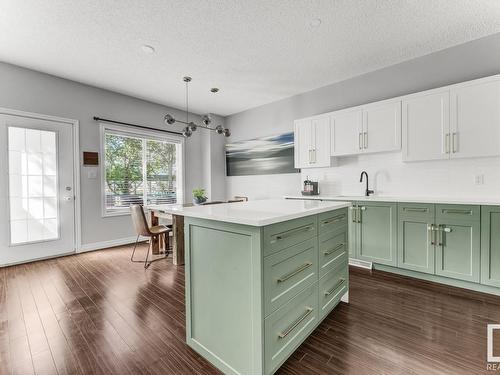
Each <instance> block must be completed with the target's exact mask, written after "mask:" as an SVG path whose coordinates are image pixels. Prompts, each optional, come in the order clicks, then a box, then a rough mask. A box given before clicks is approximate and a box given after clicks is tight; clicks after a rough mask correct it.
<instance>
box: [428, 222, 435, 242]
mask: <svg viewBox="0 0 500 375" xmlns="http://www.w3.org/2000/svg"><path fill="white" fill-rule="evenodd" d="M427 231H428V232H429V233H430V236H429V237H430V238H431V245H432V246H434V245H435V244H436V241H435V239H434V237H435V231H434V224H431V225H428V226H427Z"/></svg>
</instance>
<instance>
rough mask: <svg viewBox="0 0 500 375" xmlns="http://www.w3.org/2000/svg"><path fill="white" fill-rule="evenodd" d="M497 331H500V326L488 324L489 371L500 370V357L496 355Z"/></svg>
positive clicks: (487, 366) (487, 367)
mask: <svg viewBox="0 0 500 375" xmlns="http://www.w3.org/2000/svg"><path fill="white" fill-rule="evenodd" d="M496 330H500V324H488V348H487V351H488V364H487V365H486V369H487V370H500V356H495V355H494V349H495V348H494V342H493V341H494V340H493V335H494V332H495V331H496Z"/></svg>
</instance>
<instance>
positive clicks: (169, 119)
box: [163, 113, 175, 125]
mask: <svg viewBox="0 0 500 375" xmlns="http://www.w3.org/2000/svg"><path fill="white" fill-rule="evenodd" d="M163 121H165V124H168V125H172V124H173V123H175V118H174V116H172V115H170V114H168V113H167V114H166V115H165V118H164V119H163Z"/></svg>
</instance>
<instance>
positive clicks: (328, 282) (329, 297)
mask: <svg viewBox="0 0 500 375" xmlns="http://www.w3.org/2000/svg"><path fill="white" fill-rule="evenodd" d="M349 206H350V203H348V202H320V201H290V200H284V199H280V200H262V201H250V202H239V203H227V204H218V205H210V206H197V207H185V208H183V209H182V210H180V211H178V212H177V214H181V215H184V217H185V222H184V223H185V246H186V258H185V260H186V338H187V343H188V345H189V346H191V347H192V348H193V349H194V350H196V351H197V352H198V353H200V354H201V355H202V356H203V357H205V358H206V359H208V360H209V361H210V362H211V363H213V364H214V365H215V366H216V367H217V368H219V369H220V370H221V371H223V372H224V373H226V374H272V373H274V372H275V371H276V370H277V369H278V368H279V367H280V366H281V364H282V363H283V362H284V361H285V360H286V359H287V358H288V357H289V356H290V355H291V354H292V353H293V352H294V350H295V349H296V348H297V347H298V346H299V345H300V344H301V343H302V342H303V341H304V340H305V339H306V338H307V337H308V336H309V334H310V333H311V332H312V331H313V330H314V329H315V328H316V327H317V326H318V324H319V323H320V322H321V321H322V320H323V319H324V318H325V317H326V316H327V315H328V313H330V312H331V310H332V309H333V308H334V307H335V306H336V305H337V304H338V303H339V302H340V300H341V299H343V300H344V301H346V302H347V298H348V244H347V240H348V239H347V217H348V211H347V208H348V207H349Z"/></svg>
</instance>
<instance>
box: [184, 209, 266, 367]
mask: <svg viewBox="0 0 500 375" xmlns="http://www.w3.org/2000/svg"><path fill="white" fill-rule="evenodd" d="M184 224H185V245H186V246H185V250H186V336H187V337H186V340H187V343H188V345H189V346H191V347H192V348H193V349H195V350H196V351H197V352H199V353H200V354H201V355H202V356H203V357H205V358H206V359H208V360H209V361H210V362H211V363H213V364H214V365H215V366H216V367H218V368H219V369H221V370H222V371H223V372H224V373H227V374H262V372H263V366H264V365H263V359H262V358H263V355H262V348H263V318H262V309H263V307H262V306H263V305H262V279H263V277H262V252H261V229H260V228H258V227H251V226H245V225H239V224H230V223H222V222H218V221H212V220H204V219H195V218H186V219H185V223H184Z"/></svg>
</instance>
